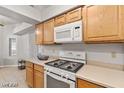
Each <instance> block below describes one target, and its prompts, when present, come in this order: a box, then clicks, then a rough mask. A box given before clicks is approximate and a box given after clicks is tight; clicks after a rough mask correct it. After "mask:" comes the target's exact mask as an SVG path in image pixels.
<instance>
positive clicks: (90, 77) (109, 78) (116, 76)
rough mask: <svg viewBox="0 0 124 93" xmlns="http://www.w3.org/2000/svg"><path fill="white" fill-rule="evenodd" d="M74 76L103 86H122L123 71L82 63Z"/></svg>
mask: <svg viewBox="0 0 124 93" xmlns="http://www.w3.org/2000/svg"><path fill="white" fill-rule="evenodd" d="M76 77H77V78H80V79H84V80H87V81H89V82H93V83H96V84H99V85H102V86H104V87H114V88H124V71H119V70H114V69H109V68H104V67H98V66H93V65H84V66H83V67H82V68H81V69H80V70H79V71H78V72H77V73H76Z"/></svg>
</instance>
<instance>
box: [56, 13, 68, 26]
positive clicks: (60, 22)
mask: <svg viewBox="0 0 124 93" xmlns="http://www.w3.org/2000/svg"><path fill="white" fill-rule="evenodd" d="M65 19H66V18H65V14H64V15H60V16H58V17H56V18H55V26H60V25H64V24H65V23H66V20H65Z"/></svg>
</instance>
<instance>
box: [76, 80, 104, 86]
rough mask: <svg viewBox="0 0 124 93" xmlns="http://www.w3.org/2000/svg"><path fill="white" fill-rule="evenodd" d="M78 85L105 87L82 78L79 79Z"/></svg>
mask: <svg viewBox="0 0 124 93" xmlns="http://www.w3.org/2000/svg"><path fill="white" fill-rule="evenodd" d="M77 87H78V88H104V87H103V86H100V85H97V84H94V83H92V82H88V81H86V80H82V79H77Z"/></svg>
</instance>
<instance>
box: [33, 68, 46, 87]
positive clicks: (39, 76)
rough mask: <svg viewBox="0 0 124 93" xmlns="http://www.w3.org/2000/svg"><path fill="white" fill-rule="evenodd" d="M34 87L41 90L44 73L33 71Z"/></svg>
mask: <svg viewBox="0 0 124 93" xmlns="http://www.w3.org/2000/svg"><path fill="white" fill-rule="evenodd" d="M34 87H35V88H43V87H44V73H41V72H39V71H37V70H34Z"/></svg>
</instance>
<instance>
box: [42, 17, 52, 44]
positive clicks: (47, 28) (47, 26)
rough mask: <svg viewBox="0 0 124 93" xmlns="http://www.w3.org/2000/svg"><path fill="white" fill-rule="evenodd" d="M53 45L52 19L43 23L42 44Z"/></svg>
mask: <svg viewBox="0 0 124 93" xmlns="http://www.w3.org/2000/svg"><path fill="white" fill-rule="evenodd" d="M53 43H54V19H51V20H48V21H46V22H44V44H53Z"/></svg>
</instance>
